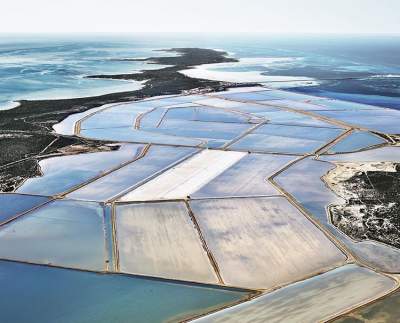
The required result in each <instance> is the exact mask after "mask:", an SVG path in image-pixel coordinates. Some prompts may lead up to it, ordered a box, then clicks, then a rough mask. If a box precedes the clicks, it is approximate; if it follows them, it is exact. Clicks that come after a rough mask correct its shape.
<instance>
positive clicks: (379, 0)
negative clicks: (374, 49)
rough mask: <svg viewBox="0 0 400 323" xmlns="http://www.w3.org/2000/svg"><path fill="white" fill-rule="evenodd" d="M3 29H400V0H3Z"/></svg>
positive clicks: (234, 30) (137, 30)
mask: <svg viewBox="0 0 400 323" xmlns="http://www.w3.org/2000/svg"><path fill="white" fill-rule="evenodd" d="M0 8H1V12H2V13H1V18H0V32H122V31H126V32H160V31H162V32H164V31H167V32H177V31H185V32H197V31H202V32H214V31H215V32H227V31H233V32H241V31H243V32H256V31H257V32H283V33H287V32H314V33H325V32H333V33H400V0H195V1H194V0H1V7H0Z"/></svg>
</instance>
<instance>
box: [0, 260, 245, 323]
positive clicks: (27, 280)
mask: <svg viewBox="0 0 400 323" xmlns="http://www.w3.org/2000/svg"><path fill="white" fill-rule="evenodd" d="M0 284H1V286H2V287H1V289H0V299H1V321H2V322H13V323H25V322H31V323H42V322H57V323H67V322H68V323H72V322H73V323H83V322H85V323H111V322H112V323H142V322H143V323H157V322H166V321H174V320H176V319H178V318H179V319H184V318H189V317H193V316H195V315H199V314H201V313H205V312H207V311H210V310H212V309H213V308H215V307H217V306H224V305H226V304H229V303H232V302H235V301H238V300H240V299H242V298H244V297H246V295H247V293H246V292H245V291H243V290H238V289H228V288H218V287H211V286H207V285H195V284H179V283H173V282H168V281H162V280H157V279H145V278H139V277H132V276H126V275H118V274H114V275H112V274H107V275H106V274H96V273H89V272H82V271H74V270H67V269H55V268H49V267H42V266H37V265H25V264H20V263H13V262H6V261H0Z"/></svg>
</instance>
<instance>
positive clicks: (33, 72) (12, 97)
mask: <svg viewBox="0 0 400 323" xmlns="http://www.w3.org/2000/svg"><path fill="white" fill-rule="evenodd" d="M172 47H205V48H214V49H221V50H225V51H227V52H228V53H229V55H230V56H232V57H235V58H238V59H239V60H240V61H239V62H238V63H225V64H210V65H205V66H201V67H197V68H194V69H191V70H188V71H185V72H184V73H186V74H188V75H191V76H193V77H199V78H209V79H216V80H225V81H236V82H261V83H263V84H265V85H267V86H270V87H274V88H284V89H289V90H293V91H297V92H304V93H309V94H314V95H321V96H326V97H332V98H340V99H346V100H350V101H356V102H362V103H370V104H375V105H379V106H384V107H391V108H397V109H399V108H400V55H398V53H399V52H400V36H396V35H383V36H382V35H380V36H377V35H369V36H368V35H364V36H360V35H358V36H357V35H351V36H333V35H329V36H318V35H314V36H289V35H263V34H237V35H235V34H229V35H221V34H212V35H207V34H163V35H159V34H132V35H112V34H84V35H79V36H77V35H52V36H49V35H35V36H32V35H31V36H29V35H0V109H6V108H12V107H14V106H16V105H17V103H15V101H17V100H21V99H51V98H72V97H84V96H92V95H99V94H105V93H112V92H121V91H128V90H135V89H139V88H140V87H141V86H142V84H141V83H140V82H128V81H116V80H93V79H85V78H84V77H85V76H86V75H90V74H114V73H129V72H135V71H140V70H143V69H154V68H159V67H160V66H159V65H154V64H147V63H144V62H131V61H118V60H115V59H121V58H140V57H149V56H160V55H171V53H164V52H161V51H157V50H159V49H163V48H172Z"/></svg>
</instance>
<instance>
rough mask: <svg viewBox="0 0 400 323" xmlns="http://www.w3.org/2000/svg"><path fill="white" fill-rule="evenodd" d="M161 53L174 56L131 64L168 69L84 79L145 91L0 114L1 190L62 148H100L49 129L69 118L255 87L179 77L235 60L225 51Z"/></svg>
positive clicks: (33, 103) (39, 103)
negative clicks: (135, 85)
mask: <svg viewBox="0 0 400 323" xmlns="http://www.w3.org/2000/svg"><path fill="white" fill-rule="evenodd" d="M164 51H165V52H171V53H177V54H178V56H162V57H149V58H146V59H132V60H134V61H143V62H148V63H155V64H160V65H168V67H162V68H160V69H151V70H142V71H140V72H136V73H126V74H114V75H112V74H111V75H110V74H107V75H89V76H86V78H97V79H119V80H127V81H129V80H132V81H139V82H143V87H142V88H141V89H139V90H133V91H125V92H116V93H109V94H103V95H98V96H90V97H81V98H72V99H50V100H20V101H19V105H18V106H17V107H15V108H13V109H10V110H1V111H0V149H1V151H2V154H1V156H0V192H10V191H13V190H14V188H15V187H16V186H18V184H19V183H21V182H22V181H23V180H25V179H26V178H30V177H34V176H39V175H40V169H39V166H38V162H37V161H38V159H40V158H44V157H45V156H47V155H53V154H63V153H62V151H65V147H68V146H72V145H78V146H81V147H82V150H83V151H85V152H87V150H88V149H89V150H90V149H92V150H97V149H102V148H101V147H104V143H103V142H101V141H96V140H89V139H84V138H79V137H76V136H68V135H61V134H56V133H55V132H54V129H53V126H54V125H55V124H57V123H59V122H61V121H62V120H64V119H66V118H67V117H68V116H70V115H72V114H75V113H81V112H85V111H87V110H89V109H92V108H96V107H99V106H102V105H105V104H111V103H119V102H128V101H136V100H140V99H145V98H150V97H154V96H160V95H173V94H182V93H199V92H211V91H223V90H225V89H227V88H232V87H243V86H254V85H258V84H255V83H233V82H222V81H213V80H203V79H196V78H191V77H188V76H185V75H183V74H181V73H179V72H180V71H181V70H184V69H189V68H193V67H194V66H198V65H203V64H212V63H213V64H215V63H227V62H236V61H237V60H236V59H233V58H229V57H227V53H226V52H223V51H216V50H212V49H201V48H171V49H165V50H164ZM85 147H86V148H85ZM77 153H79V151H78V152H77Z"/></svg>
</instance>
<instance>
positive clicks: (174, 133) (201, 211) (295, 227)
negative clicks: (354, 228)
mask: <svg viewBox="0 0 400 323" xmlns="http://www.w3.org/2000/svg"><path fill="white" fill-rule="evenodd" d="M248 63H249V64H250V63H254V62H248ZM282 63H283V64H284V63H285V62H282ZM211 67H212V66H211ZM207 68H210V67H207ZM185 73H197V75H199V74H198V73H200V74H201V73H203V74H207V69H203V70H199V69H197V70H195V71H193V70H192V71H185ZM213 73H214V72H213ZM221 73H223V72H221ZM214 74H215V73H214ZM241 74H243V73H241ZM219 75H220V76H221V77H222V74H219ZM245 76H246V75H245ZM230 77H236V76H235V75H230ZM260 77H261V76H260ZM262 77H263V78H264V79H268V80H270V78H269V77H268V76H262ZM374 113H376V114H377V115H379V116H384V115H387V116H388V117H382V118H373V117H372V116H373V114H374ZM355 115H357V118H354V116H355ZM349 120H351V124H349V123H348V122H349ZM399 121H400V111H396V110H389V109H383V108H378V107H374V106H365V105H361V104H357V103H350V102H344V101H337V100H329V99H325V98H316V97H313V96H309V95H303V94H297V93H293V92H286V91H282V90H275V89H272V88H265V87H251V88H236V89H230V90H227V91H225V92H218V93H210V94H196V95H181V96H166V97H157V98H151V99H146V100H142V101H137V102H129V103H120V104H112V105H105V106H102V107H98V108H95V109H92V110H89V111H86V112H84V113H79V114H75V115H71V116H69V117H68V118H66V119H65V120H64V121H62V122H60V123H59V124H57V125H55V126H54V130H55V131H56V132H57V133H60V134H66V135H77V136H82V137H87V138H96V139H100V140H104V141H112V142H119V145H120V146H121V147H120V149H119V150H112V151H109V152H99V153H88V154H83V155H72V156H66V157H52V158H49V159H44V160H42V161H41V162H40V167H41V172H42V176H41V177H37V178H32V179H29V180H27V181H26V182H25V183H23V184H22V185H21V186H20V187H19V188H18V193H20V194H15V198H21V201H23V203H26V207H21V208H15V207H14V206H13V205H8V204H5V205H4V206H2V209H1V210H0V215H1V216H4V217H5V218H4V222H2V223H3V224H2V225H1V226H0V246H3V248H1V247H0V258H3V259H9V260H13V261H21V262H29V263H37V264H47V265H51V266H55V267H57V266H59V267H66V268H78V269H85V270H89V271H94V272H101V271H111V272H121V273H125V274H133V275H140V276H150V277H157V278H160V279H168V280H174V281H179V282H180V283H182V284H188V283H193V282H194V283H196V284H200V285H202V286H204V287H206V288H207V286H209V285H204V284H211V285H213V286H223V287H224V288H227V287H229V288H230V287H238V288H245V291H248V292H249V293H250V292H251V291H257V293H258V297H257V298H255V299H254V300H250V301H246V300H248V299H249V298H246V299H244V300H243V299H242V300H241V301H240V302H242V303H241V304H238V305H235V306H232V307H230V308H227V309H223V308H220V309H219V310H218V311H217V310H216V309H215V308H213V311H215V313H214V314H211V315H208V316H205V317H203V318H201V319H200V320H201V321H206V322H235V321H240V322H265V321H268V322H281V321H285V322H298V321H302V322H315V321H321V320H326V319H331V318H334V317H336V316H339V315H340V314H342V313H344V312H346V311H349V310H351V309H353V308H356V307H358V306H360V305H363V304H365V303H368V302H371V301H374V300H375V299H377V298H379V297H381V296H384V295H385V294H388V293H390V292H391V291H392V290H393V289H395V288H397V286H398V284H397V282H396V279H393V277H392V276H391V275H390V274H387V275H383V274H382V272H390V273H399V272H400V261H399V260H398V259H400V250H397V249H395V248H391V247H388V246H386V245H383V244H378V243H373V242H370V241H363V242H361V243H358V242H355V241H352V240H351V239H349V238H348V237H346V236H344V235H343V234H341V233H340V232H338V231H337V230H336V229H335V227H333V226H332V225H330V223H329V221H328V218H327V213H326V207H327V206H328V205H329V203H334V202H338V201H339V202H340V201H342V197H344V198H346V196H344V195H345V192H341V193H340V192H339V195H335V194H334V193H333V192H332V191H330V190H329V188H328V187H327V186H326V185H325V183H324V182H323V180H322V179H321V177H322V176H324V175H326V173H327V172H328V171H329V170H331V169H332V168H333V167H334V166H333V165H334V164H333V163H338V164H340V163H351V165H352V167H358V166H359V163H360V162H363V166H360V167H361V168H362V169H369V168H368V167H374V168H373V169H376V167H377V166H376V165H379V167H381V168H382V169H385V170H392V168H391V167H392V166H391V164H390V162H393V161H397V162H398V160H399V159H400V148H399V147H395V146H390V145H389V143H387V142H386V141H385V139H384V138H385V137H384V136H382V135H390V134H397V133H396V131H397V128H398V124H399ZM372 131H373V132H372ZM382 146H383V147H382ZM385 146H386V147H385ZM377 147H379V148H377ZM307 156H311V157H307ZM316 158H319V160H317V159H316ZM382 162H384V163H382ZM371 165H372V166H371ZM328 176H330V177H332V178H331V181H332V182H334V181H338V180H342V179H345V178H346V176H347V174H346V172H341V173H337V172H336V173H335V172H331V173H330V174H329V175H328ZM325 180H327V178H325ZM328 180H329V178H328ZM21 193H23V194H24V195H22V194H21ZM28 194H31V195H28ZM342 194H343V196H342V197H341V196H340V195H342ZM41 195H44V196H48V197H49V199H46V197H41ZM22 197H24V198H22ZM52 199H56V200H55V201H52ZM3 200H4V201H8V200H10V197H9V196H7V198H5V199H3ZM13 200H14V199H13ZM0 201H1V199H0ZM13 213H15V214H13ZM77 215H79V216H77ZM48 228H51V231H46V232H47V234H45V235H43V232H44V230H48ZM26 241H28V243H26ZM10 244H12V245H13V246H14V247H15V248H13V249H10V248H8V247H7V248H6V247H4V246H9V245H10ZM349 263H354V264H349ZM364 265H368V266H370V268H371V269H367V268H365V267H363V266H364ZM366 286H367V287H368V288H366ZM249 295H253V296H254V294H249Z"/></svg>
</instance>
